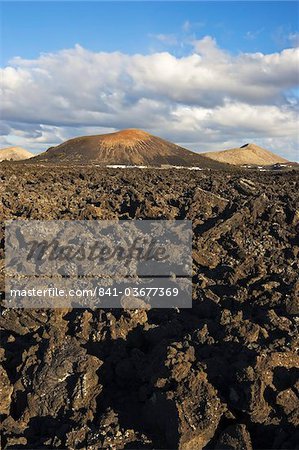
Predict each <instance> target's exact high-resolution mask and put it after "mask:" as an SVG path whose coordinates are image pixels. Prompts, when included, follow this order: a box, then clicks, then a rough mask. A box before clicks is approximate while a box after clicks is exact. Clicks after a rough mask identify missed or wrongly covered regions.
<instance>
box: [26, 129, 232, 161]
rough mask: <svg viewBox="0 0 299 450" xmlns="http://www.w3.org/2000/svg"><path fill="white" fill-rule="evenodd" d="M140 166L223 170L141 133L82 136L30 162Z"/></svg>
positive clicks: (128, 132) (187, 152)
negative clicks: (172, 166) (175, 166)
mask: <svg viewBox="0 0 299 450" xmlns="http://www.w3.org/2000/svg"><path fill="white" fill-rule="evenodd" d="M31 162H32V163H53V164H58V163H62V164H97V165H103V166H106V165H137V166H161V165H177V166H193V167H194V166H198V167H201V168H214V169H217V168H219V169H221V168H224V167H226V166H225V165H223V164H222V163H219V162H217V161H213V160H212V159H210V158H206V157H205V156H202V155H199V154H198V153H194V152H192V151H190V150H187V149H185V148H183V147H179V146H178V145H175V144H173V143H171V142H168V141H166V140H164V139H161V138H159V137H156V136H153V135H151V134H149V133H146V132H145V131H142V130H137V129H127V130H122V131H117V132H115V133H109V134H102V135H96V136H83V137H78V138H74V139H70V140H68V141H66V142H63V143H62V144H60V145H58V146H56V147H51V148H49V149H48V150H47V151H46V152H44V153H41V154H40V155H38V156H36V157H34V158H33V159H32V160H30V163H31Z"/></svg>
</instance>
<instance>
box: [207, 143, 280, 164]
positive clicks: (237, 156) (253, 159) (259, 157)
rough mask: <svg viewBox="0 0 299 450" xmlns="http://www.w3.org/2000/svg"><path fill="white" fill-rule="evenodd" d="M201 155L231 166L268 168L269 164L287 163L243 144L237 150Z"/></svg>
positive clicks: (260, 149) (265, 151) (259, 148)
mask: <svg viewBox="0 0 299 450" xmlns="http://www.w3.org/2000/svg"><path fill="white" fill-rule="evenodd" d="M201 155H203V156H205V157H207V158H210V159H212V160H214V161H218V162H223V163H227V164H233V165H235V166H239V165H240V166H241V165H243V164H250V165H257V166H269V165H271V164H277V163H286V162H288V160H287V159H285V158H282V157H281V156H279V155H276V154H275V153H272V152H270V151H269V150H266V149H264V148H262V147H259V146H258V145H255V144H245V145H243V146H242V147H239V148H232V149H230V150H223V151H220V152H208V153H201Z"/></svg>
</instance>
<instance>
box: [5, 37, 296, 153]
mask: <svg viewBox="0 0 299 450" xmlns="http://www.w3.org/2000/svg"><path fill="white" fill-rule="evenodd" d="M192 45H193V48H192V52H191V53H190V54H189V55H187V56H184V57H180V58H179V57H176V56H174V55H172V54H171V53H169V52H160V53H153V54H148V55H142V54H135V55H126V54H123V53H119V52H113V53H104V52H100V53H95V52H91V51H89V50H87V49H84V48H82V47H81V46H80V45H76V47H75V48H72V49H67V50H61V51H59V52H57V53H47V54H42V55H40V56H39V58H37V59H34V60H33V59H32V60H26V59H23V58H19V57H16V58H14V59H13V60H11V61H10V63H9V65H8V66H7V67H5V68H3V69H1V101H2V106H1V109H2V124H1V128H0V133H1V137H0V145H1V146H2V147H3V146H5V145H12V144H20V145H23V146H24V147H26V148H28V149H30V150H36V151H42V150H46V149H47V148H48V147H49V146H51V145H56V144H58V143H60V142H61V141H63V140H65V139H67V138H70V137H73V136H77V135H82V134H97V133H102V132H109V131H114V130H115V129H121V128H132V127H134V128H142V129H145V130H147V131H149V132H151V133H154V134H157V135H160V136H162V137H164V138H166V139H170V140H172V141H174V142H177V143H179V144H181V145H185V146H186V147H188V148H191V149H193V150H197V151H207V150H220V149H224V148H228V147H231V146H239V145H242V144H244V143H245V142H248V141H251V142H252V141H255V142H256V143H258V144H260V145H264V146H266V147H268V148H270V149H272V150H276V151H278V152H280V153H281V155H283V156H285V157H287V158H291V159H293V160H297V159H299V155H298V131H297V128H298V127H297V125H298V95H297V94H296V92H298V91H296V87H297V86H298V60H299V59H298V57H299V49H298V48H289V49H285V50H283V51H281V52H279V53H274V54H262V53H243V54H240V55H237V56H233V55H231V54H229V53H228V52H226V51H225V50H223V49H221V48H219V47H218V46H217V43H216V42H215V40H214V39H213V38H212V37H210V36H206V37H204V38H203V39H201V40H195V41H193V42H192Z"/></svg>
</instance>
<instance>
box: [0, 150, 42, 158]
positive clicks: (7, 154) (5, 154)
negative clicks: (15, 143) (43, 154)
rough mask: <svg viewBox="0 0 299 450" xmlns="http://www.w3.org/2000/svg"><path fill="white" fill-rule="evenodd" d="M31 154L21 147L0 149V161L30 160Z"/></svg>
mask: <svg viewBox="0 0 299 450" xmlns="http://www.w3.org/2000/svg"><path fill="white" fill-rule="evenodd" d="M32 156H34V154H33V153H31V152H28V150H25V149H24V148H22V147H6V148H2V149H0V161H6V160H9V161H21V160H23V159H28V158H32Z"/></svg>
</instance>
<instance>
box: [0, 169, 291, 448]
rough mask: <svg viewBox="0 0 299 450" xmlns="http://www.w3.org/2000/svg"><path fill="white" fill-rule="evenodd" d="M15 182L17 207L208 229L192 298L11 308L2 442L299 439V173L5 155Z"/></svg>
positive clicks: (10, 212) (6, 325) (253, 442)
mask: <svg viewBox="0 0 299 450" xmlns="http://www.w3.org/2000/svg"><path fill="white" fill-rule="evenodd" d="M0 190H1V204H0V215H1V219H2V221H4V220H6V219H15V220H23V219H66V220H67V219H69V220H73V219H85V220H92V219H100V220H101V219H129V220H130V219H191V220H192V221H193V231H194V237H193V261H194V263H193V269H194V277H193V308H192V309H180V310H178V309H171V310H148V311H145V310H120V309H118V310H100V309H97V310H87V309H86V310H84V309H56V310H13V309H5V308H3V309H2V317H1V327H2V350H1V359H2V369H1V386H0V388H1V391H0V392H1V395H0V397H1V404H2V430H3V431H2V448H3V449H27V450H29V449H30V450H31V449H54V448H57V449H66V448H67V449H90V450H98V449H116V450H118V449H146V448H147V449H178V448H179V449H180V450H201V449H203V448H204V449H211V450H212V449H214V450H221V449H222V450H224V449H227V450H228V449H231V450H250V449H252V448H253V449H256V450H260V449H295V448H297V449H298V442H299V432H298V425H299V381H298V374H299V356H298V322H297V320H298V312H299V305H298V293H299V282H298V253H299V246H298V240H296V239H297V238H298V231H299V230H298V227H299V195H298V192H299V179H298V172H295V171H293V172H291V171H290V172H285V173H274V172H273V173H270V172H264V173H263V174H261V173H258V172H255V171H251V172H246V171H235V172H221V171H192V172H190V171H189V170H187V169H186V170H175V169H170V170H168V169H167V170H158V169H157V170H147V169H145V170H141V169H123V170H121V169H99V168H90V167H85V168H83V167H59V166H57V167H54V166H48V167H41V166H39V167H36V166H34V165H31V164H12V163H2V164H1V165H0ZM3 232H4V225H2V229H1V245H2V249H1V258H2V265H3V257H4V254H3V247H4V234H3ZM1 276H2V278H1V290H2V291H4V275H3V271H1Z"/></svg>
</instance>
